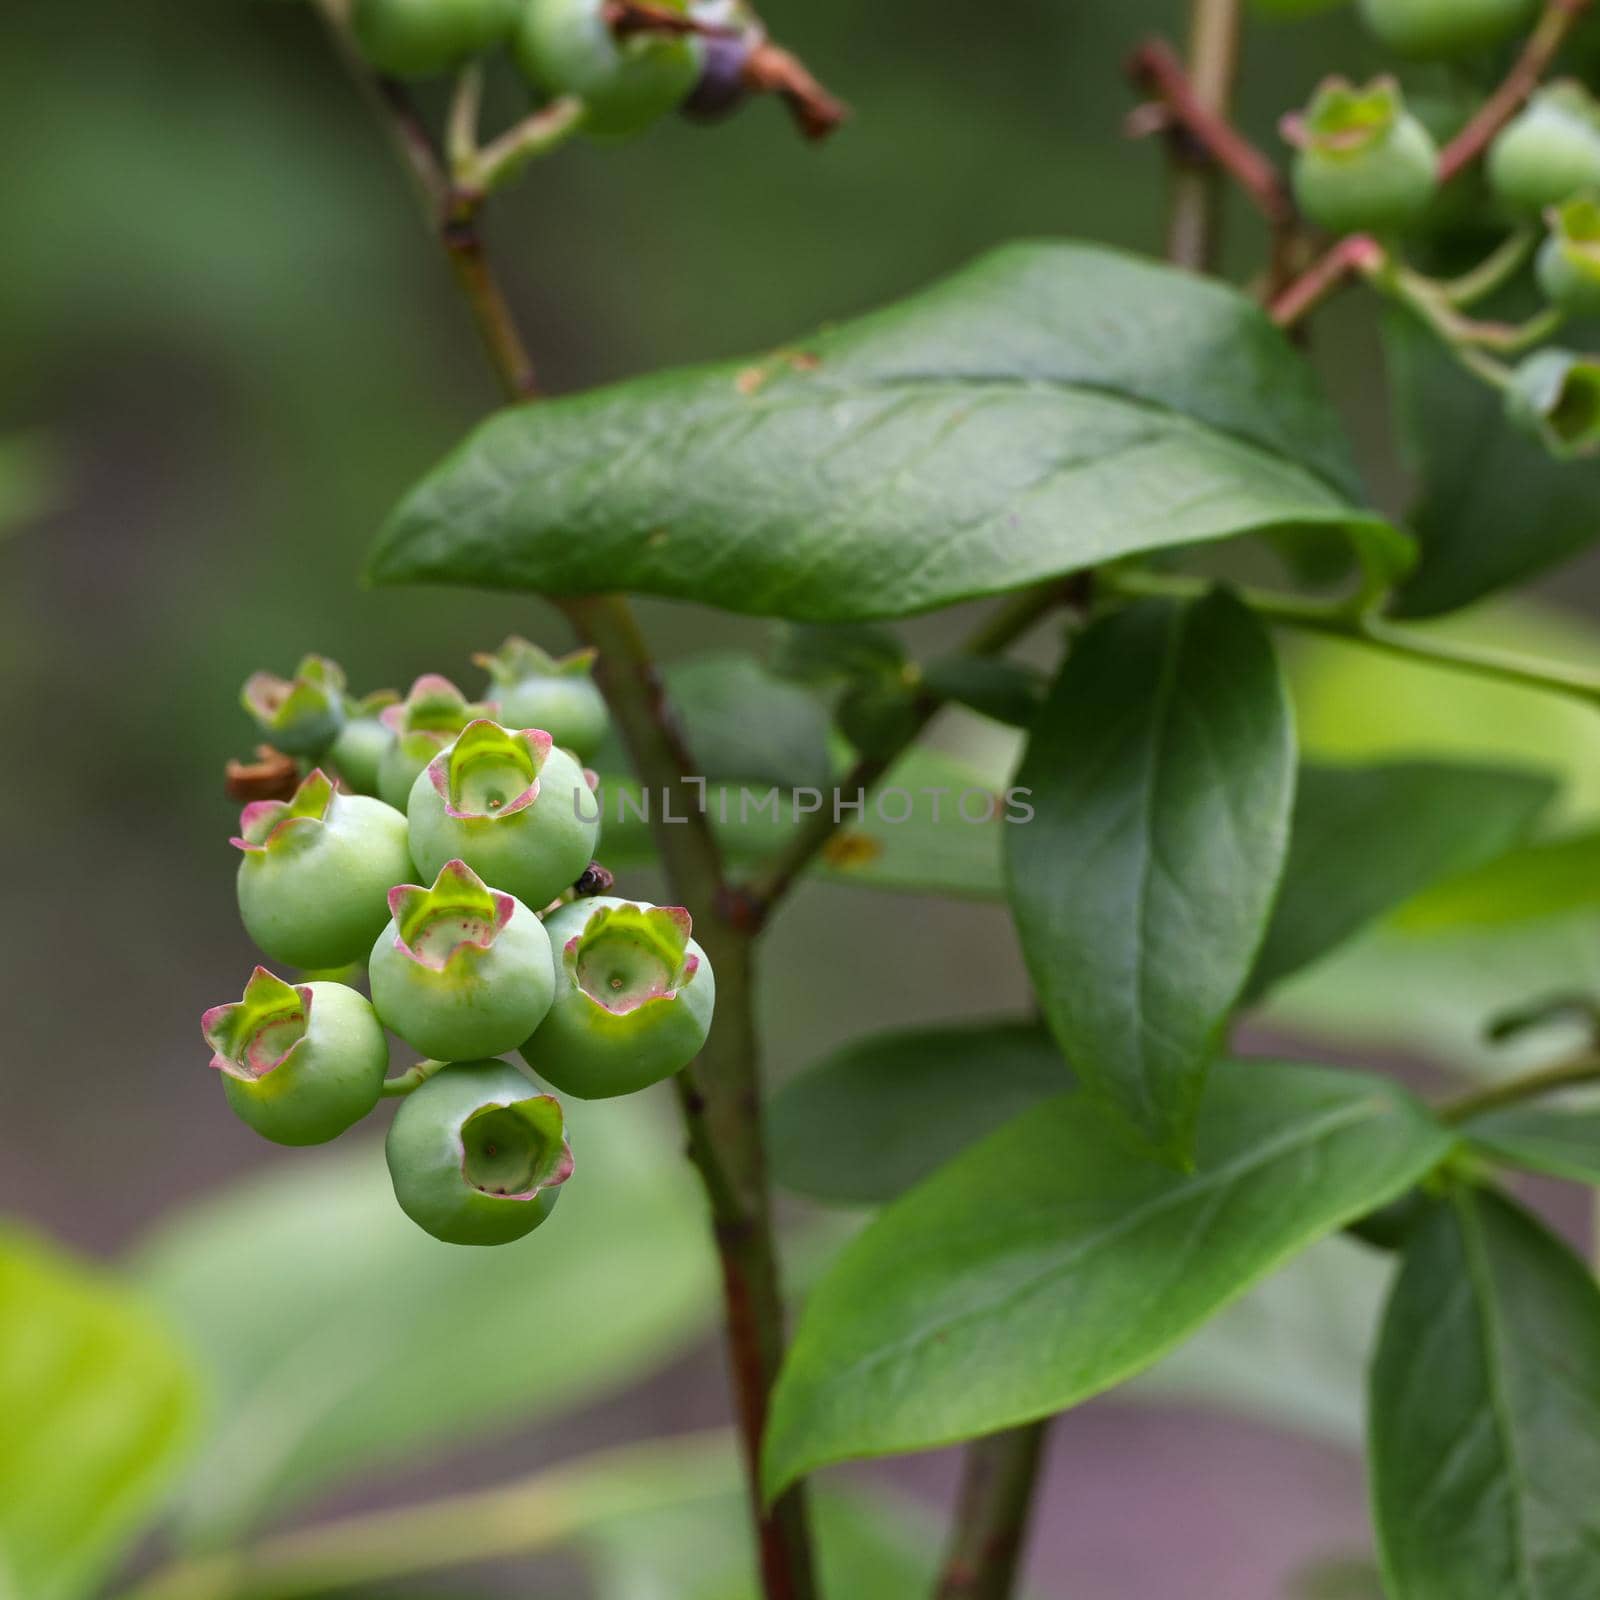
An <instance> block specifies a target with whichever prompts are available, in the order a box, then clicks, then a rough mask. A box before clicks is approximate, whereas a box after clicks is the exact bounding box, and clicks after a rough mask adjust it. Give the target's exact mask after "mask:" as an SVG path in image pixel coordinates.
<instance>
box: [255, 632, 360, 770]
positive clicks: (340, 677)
mask: <svg viewBox="0 0 1600 1600" xmlns="http://www.w3.org/2000/svg"><path fill="white" fill-rule="evenodd" d="M239 703H240V704H241V705H242V706H243V707H244V708H245V710H246V711H248V712H249V713H250V715H251V716H252V717H254V718H255V722H256V726H257V727H258V728H260V729H261V731H262V733H263V734H264V735H265V736H266V737H267V738H268V739H270V740H271V741H272V743H273V744H274V745H275V746H276V747H277V748H278V749H279V750H282V751H283V752H284V754H285V755H291V756H319V755H321V754H322V753H323V751H325V750H326V749H327V748H328V747H329V745H331V744H332V743H333V741H334V740H335V739H336V738H338V736H339V730H340V729H341V728H342V727H343V726H344V719H345V708H344V673H343V672H341V671H340V670H339V666H338V664H337V663H336V662H333V661H329V660H328V659H327V658H326V657H325V656H306V657H305V658H304V659H303V660H302V661H301V663H300V665H299V666H298V667H296V668H295V672H294V677H293V678H277V677H274V676H273V675H272V673H270V672H257V673H254V674H252V675H251V677H250V678H249V679H248V681H247V682H246V683H245V686H244V688H243V689H242V690H240V692H239Z"/></svg>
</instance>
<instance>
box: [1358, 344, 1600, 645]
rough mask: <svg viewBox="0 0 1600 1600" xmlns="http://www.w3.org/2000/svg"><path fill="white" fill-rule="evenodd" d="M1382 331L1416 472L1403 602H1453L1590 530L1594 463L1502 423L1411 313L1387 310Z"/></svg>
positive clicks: (1555, 557)
mask: <svg viewBox="0 0 1600 1600" xmlns="http://www.w3.org/2000/svg"><path fill="white" fill-rule="evenodd" d="M1384 337H1385V342H1386V345H1387V350H1388V357H1389V366H1390V372H1391V377H1392V381H1393V383H1394V387H1395V389H1396V392H1397V394H1398V397H1399V405H1400V409H1401V412H1402V415H1403V417H1404V418H1405V420H1406V421H1407V424H1408V435H1409V439H1410V442H1411V447H1412V453H1413V455H1414V456H1415V457H1416V459H1417V466H1418V469H1419V472H1420V475H1421V479H1422V487H1421V494H1420V498H1419V500H1418V502H1417V504H1416V505H1415V506H1414V507H1413V508H1412V512H1411V516H1410V519H1409V520H1410V524H1411V526H1412V527H1413V528H1414V529H1415V530H1416V532H1417V536H1418V540H1419V542H1420V544H1421V548H1422V556H1421V560H1420V561H1419V562H1418V565H1417V567H1416V570H1415V571H1414V572H1413V573H1412V574H1411V576H1410V577H1409V578H1408V579H1407V580H1406V582H1405V584H1404V585H1403V586H1402V588H1401V590H1400V610H1401V611H1402V612H1405V613H1409V614H1410V615H1413V616H1434V615H1437V614H1438V613H1440V612H1444V611H1454V610H1457V609H1458V608H1460V607H1461V606H1465V605H1470V604H1471V603H1472V602H1473V601H1474V600H1479V599H1482V598H1483V596H1485V595H1487V594H1492V593H1494V591H1495V590H1497V589H1504V588H1507V587H1509V586H1510V585H1512V584H1515V583H1519V582H1521V581H1522V580H1523V579H1525V578H1528V577H1530V576H1531V575H1532V574H1534V573H1536V572H1542V571H1544V570H1545V569H1546V568H1547V567H1552V566H1555V565H1557V564H1558V563H1559V562H1562V561H1564V560H1566V559H1567V558H1568V557H1569V556H1571V555H1574V554H1576V553H1577V552H1578V551H1579V550H1582V549H1584V548H1585V547H1586V546H1588V545H1590V544H1592V543H1593V542H1594V540H1595V539H1596V538H1600V466H1596V465H1595V464H1593V463H1585V462H1572V461H1557V460H1555V459H1554V458H1553V457H1552V456H1551V455H1550V454H1549V452H1548V451H1546V450H1545V449H1544V447H1543V446H1542V445H1540V444H1539V443H1538V442H1537V441H1536V440H1534V439H1531V438H1529V437H1527V436H1526V435H1524V434H1523V433H1521V432H1520V431H1519V430H1518V429H1516V428H1513V427H1511V426H1510V425H1508V423H1507V421H1506V417H1505V411H1504V406H1503V404H1502V401H1501V397H1500V395H1498V394H1497V393H1495V392H1494V391H1493V390H1491V389H1488V388H1486V387H1485V386H1484V385H1483V384H1481V383H1475V382H1474V381H1473V380H1472V379H1471V378H1470V377H1469V376H1468V375H1467V374H1466V373H1464V372H1462V371H1461V369H1460V367H1459V366H1458V365H1457V364H1456V363H1455V362H1454V361H1453V360H1452V359H1451V357H1450V356H1449V354H1448V353H1447V352H1446V351H1445V350H1444V348H1443V347H1442V346H1441V345H1440V343H1439V341H1438V339H1437V338H1435V337H1434V336H1433V335H1432V334H1431V333H1429V332H1427V331H1426V330H1425V329H1424V328H1422V327H1421V326H1420V324H1419V323H1418V322H1417V321H1416V319H1415V318H1413V317H1411V316H1408V315H1405V314H1402V313H1395V314H1393V315H1391V316H1390V317H1389V318H1387V319H1386V322H1385V328H1384Z"/></svg>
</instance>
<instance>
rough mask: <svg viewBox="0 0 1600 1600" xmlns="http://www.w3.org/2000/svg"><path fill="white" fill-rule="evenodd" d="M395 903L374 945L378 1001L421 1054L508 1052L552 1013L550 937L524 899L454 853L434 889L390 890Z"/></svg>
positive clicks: (444, 1057) (454, 1057) (389, 1022)
mask: <svg viewBox="0 0 1600 1600" xmlns="http://www.w3.org/2000/svg"><path fill="white" fill-rule="evenodd" d="M389 909H390V910H391V911H392V912H393V913H394V915H393V919H392V920H391V921H390V923H389V926H388V927H386V928H385V929H384V930H383V932H382V933H380V934H379V935H378V942H377V943H376V944H375V945H374V946H373V947H372V961H371V965H370V971H371V977H372V1003H373V1005H374V1007H376V1009H377V1012H378V1015H379V1017H380V1018H381V1019H382V1021H383V1024H384V1026H385V1027H386V1028H391V1029H393V1030H394V1032H396V1033H398V1034H399V1035H400V1037H401V1038H402V1039H404V1040H405V1041H406V1043H407V1044H409V1045H411V1046H412V1047H413V1048H414V1049H415V1050H417V1051H418V1052H419V1053H420V1054H422V1055H424V1056H429V1057H431V1058H433V1059H434V1060H438V1061H465V1060H469V1059H471V1058H472V1057H475V1056H493V1055H502V1054H504V1053H505V1052H506V1051H507V1050H515V1049H516V1048H517V1046H518V1045H520V1044H521V1043H522V1042H523V1041H524V1040H525V1039H526V1038H527V1037H528V1035H529V1034H530V1033H532V1032H533V1030H534V1029H535V1028H536V1027H538V1025H539V1024H540V1023H541V1022H542V1021H543V1020H544V1017H545V1013H546V1012H547V1011H549V1009H550V1001H551V998H552V997H553V995H554V994H555V971H554V968H553V966H552V963H551V955H550V938H549V935H548V934H546V932H545V931H544V924H543V923H542V922H540V921H539V919H538V918H537V917H536V916H535V915H534V914H533V913H532V912H531V911H530V910H528V908H527V907H526V906H525V905H523V903H522V902H521V901H520V900H517V899H514V898H513V897H512V896H511V895H508V894H501V893H500V892H499V891H498V890H494V889H490V888H488V887H487V886H486V885H485V884H484V881H483V879H482V878H480V877H479V876H478V875H477V873H475V872H474V871H473V870H472V868H471V867H469V866H468V865H467V864H466V863H465V862H464V861H447V862H446V863H445V864H444V866H443V867H441V868H440V869H439V876H438V877H437V878H436V879H435V880H434V884H433V887H432V888H431V889H424V888H421V887H420V886H419V885H416V884H403V885H401V886H400V887H399V888H397V889H392V890H390V892H389Z"/></svg>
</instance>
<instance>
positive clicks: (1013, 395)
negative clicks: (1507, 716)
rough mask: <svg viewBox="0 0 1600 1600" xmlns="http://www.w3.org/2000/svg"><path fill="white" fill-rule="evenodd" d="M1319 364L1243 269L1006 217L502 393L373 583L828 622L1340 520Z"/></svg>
mask: <svg viewBox="0 0 1600 1600" xmlns="http://www.w3.org/2000/svg"><path fill="white" fill-rule="evenodd" d="M1359 498H1360V492H1359V488H1358V486H1357V485H1356V483H1355V482H1354V479H1353V476H1352V473H1351V470H1350V467H1349V465H1348V461H1347V459H1346V455H1345V451H1344V446H1343V443H1342V441H1341V439H1340V436H1339V427H1338V423H1337V421H1336V419H1335V417H1334V415H1333V413H1332V411H1331V410H1330V408H1329V407H1328V405H1327V403H1326V401H1325V400H1324V399H1323V397H1322V395H1321V394H1320V393H1319V391H1318V390H1317V388H1316V386H1315V383H1314V381H1313V379H1312V377H1311V375H1310V370H1309V368H1308V367H1307V366H1306V364H1305V363H1304V361H1303V360H1302V359H1301V357H1300V356H1299V355H1298V354H1296V352H1295V351H1294V350H1293V349H1292V348H1291V347H1290V345H1289V344H1288V343H1287V341H1285V340H1284V339H1283V337H1282V336H1281V335H1280V334H1279V333H1278V332H1277V330H1276V329H1274V328H1273V327H1272V325H1271V323H1270V322H1269V320H1268V319H1267V318H1266V317H1265V316H1264V315H1263V313H1262V312H1261V310H1260V309H1259V308H1258V307H1257V306H1256V305H1254V304H1253V303H1252V302H1251V301H1249V300H1247V299H1246V298H1244V297H1243V296H1242V295H1240V294H1238V293H1236V292H1235V291H1233V290H1232V289H1228V288H1224V287H1222V286H1220V285H1218V284H1215V283H1211V282H1206V281H1204V280H1202V279H1199V278H1196V277H1193V276H1191V275H1189V274H1186V273H1179V272H1175V271H1172V270H1170V269H1168V268H1165V267H1159V266H1155V265H1151V264H1149V263H1147V262H1142V261H1140V260H1138V259H1136V258H1134V257H1131V256H1124V255H1120V254H1118V253H1116V252H1113V251H1108V250H1102V249H1093V248H1088V247H1084V246H1077V245H1065V244H1031V245H1017V246H1013V247H1012V248H1010V249H1006V250H1002V251H999V252H997V253H995V254H993V255H991V256H988V257H986V258H984V259H983V260H981V261H979V262H978V263H977V264H976V265H974V266H973V267H971V268H969V269H968V270H967V271H965V272H963V273H960V274H958V275H957V276H956V277H955V278H953V279H950V280H949V281H947V282H945V283H943V284H941V285H939V286H937V287H936V288H934V289H931V290H929V291H928V292H926V293H924V294H922V295H919V296H917V297H916V298H914V299H912V300H909V301H907V302H905V303H904V304H902V305H900V306H896V307H893V308H891V309H889V310H887V311H883V312H881V313H879V314H878V315H876V316H871V317H866V318H863V319H861V320H859V321H857V322H853V323H849V324H845V325H843V326H840V327H837V328H834V329H831V330H829V331H828V332H826V333H824V334H821V335H819V336H818V337H816V338H815V339H812V340H810V341H808V342H807V343H806V344H805V345H804V346H803V347H802V348H796V349H791V350H786V351H781V352H779V353H778V354H777V355H774V356H773V357H771V358H770V359H769V360H766V361H764V362H760V363H756V364H753V365H744V366H739V365H727V366H716V367H701V368H694V369H691V370H689V371H685V372H675V373H666V374H663V375H660V376H656V377H651V378H645V379H640V380H637V381H635V382H631V383H625V384H621V385H618V386H617V387H615V388H610V389H603V390H600V391H598V392H596V393H592V394H587V395H580V396H577V397H575V398H572V399H566V400H555V401H549V402H546V403H544V404H542V405H538V406H526V407H519V408H517V409H516V410H514V411H510V412H507V413H505V414H503V415H501V416H499V417H495V418H493V419H491V420H490V421H489V422H488V423H486V424H485V425H484V426H483V427H481V428H480V429H479V430H478V431H477V432H476V433H474V434H472V435H471V436H470V437H469V438H468V439H467V441H466V443H465V444H463V445H462V446H461V447H460V448H459V449H458V450H457V451H456V452H455V454H454V455H452V456H451V457H450V458H449V459H448V460H447V461H445V462H444V464H443V465H442V466H440V467H439V468H438V469H437V470H436V471H435V472H434V473H433V475H432V476H431V477H429V478H428V479H426V480H425V481H424V482H423V483H422V484H421V485H420V486H419V487H418V488H417V489H416V490H414V491H413V493H412V494H411V495H410V497H409V498H408V499H407V500H406V501H405V503H404V504H403V505H402V506H401V507H400V509H399V510H398V511H397V512H396V514H395V516H394V517H393V519H392V520H391V522H390V524H389V526H388V528H387V529H386V530H385V532H384V535H383V537H382V539H381V541H380V542H379V545H378V547H377V550H376V551H375V552H374V555H373V558H372V563H371V575H372V577H373V578H374V580H375V581H377V582H379V583H418V582H433V583H463V584H470V585H473V586H477V587H487V588H497V589H526V590H532V591H534V592H536V593H540V594H586V593H598V592H607V591H611V590H616V589H626V590H636V591H640V592H643V593H646V594H660V595H669V596H672V597H675V598H679V599H686V600H698V601H701V602H704V603H706V604H709V605H715V606H721V607H724V608H725V609H728V610H731V611H743V612H751V613H755V614H759V615H771V616H784V617H790V618H794V619H797V620H805V621H816V622H846V621H863V620H870V619H872V618H881V617H899V616H909V615H911V614H912V613H915V612H919V611H927V610H931V609H933V608H934V607H937V606H943V605H948V604H950V603H951V602H953V601H956V600H961V599H965V598H969V597H972V596H976V595H988V594H998V593H1002V592H1005V591H1007V590H1011V589H1016V588H1020V587H1023V586H1025V585H1027V584H1029V583H1033V582H1036V581H1039V580H1042V579H1047V578H1054V577H1059V576H1062V575H1063V574H1065V573H1069V572H1074V571H1077V570H1079V569H1081V568H1085V567H1090V566H1094V565H1096V564H1098V563H1100V562H1103V561H1108V560H1112V559H1114V558H1117V557H1120V556H1126V555H1131V554H1134V553H1136V552H1139V551H1145V550H1156V549H1163V548H1166V547H1169V546H1176V545H1188V544H1196V543H1201V542H1205V541H1209V540H1215V539H1222V538H1228V537H1231V536H1233V535H1236V534H1244V533H1266V532H1271V531H1277V530H1282V529H1286V528H1299V527H1310V528H1328V527H1335V528H1342V529H1344V530H1346V531H1347V532H1348V533H1349V535H1350V536H1351V537H1352V538H1354V539H1355V540H1357V541H1359V542H1360V543H1361V544H1362V545H1363V547H1364V549H1365V551H1366V554H1367V556H1368V559H1369V560H1371V561H1373V562H1375V563H1378V564H1380V565H1383V566H1386V567H1388V568H1390V569H1398V568H1401V567H1403V566H1404V564H1405V563H1406V561H1407V560H1408V559H1409V541H1408V539H1407V538H1406V537H1405V536H1404V535H1402V534H1400V533H1398V532H1397V531H1396V530H1395V529H1393V528H1391V527H1390V526H1388V525H1387V524H1386V523H1384V522H1382V521H1380V520H1379V519H1377V518H1376V517H1374V516H1373V515H1372V514H1370V513H1369V512H1366V511H1364V510H1360V509H1357V502H1358V500H1359Z"/></svg>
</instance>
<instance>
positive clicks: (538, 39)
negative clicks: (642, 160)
mask: <svg viewBox="0 0 1600 1600" xmlns="http://www.w3.org/2000/svg"><path fill="white" fill-rule="evenodd" d="M665 3H666V4H667V5H669V6H670V7H671V8H672V9H673V10H674V11H684V10H686V9H687V6H686V4H685V0H665ZM512 51H513V54H514V55H515V58H516V60H517V63H518V65H519V66H520V67H521V68H522V71H523V72H524V73H525V74H526V75H527V77H528V78H529V79H530V80H531V81H532V83H533V84H534V85H535V87H537V88H538V89H540V90H542V91H543V92H544V93H545V94H548V95H551V96H557V95H569V94H570V95H576V96H578V98H579V99H581V100H582V101H583V102H584V106H585V111H584V119H583V131H584V132H585V133H587V134H589V135H590V136H591V137H593V138H597V139H605V140H612V139H626V138H629V137H631V136H632V135H634V134H637V133H642V132H643V131H644V130H645V129H646V128H647V127H649V126H650V124H651V123H652V122H655V121H656V120H657V119H658V118H660V117H663V116H665V115H666V114H667V112H669V111H671V110H673V109H674V108H675V107H676V106H678V105H679V104H680V103H681V102H682V101H683V100H684V99H685V98H686V97H687V96H688V94H689V92H690V91H691V90H692V89H693V88H694V86H695V82H696V80H697V78H698V77H699V74H700V49H699V44H698V41H697V40H695V39H693V38H691V37H687V36H684V35H681V34H665V33H650V32H642V33H635V34H632V35H630V36H628V37H627V38H620V39H619V38H618V37H617V36H616V35H615V34H614V33H613V32H612V31H611V29H610V27H609V26H608V25H607V23H606V20H605V5H604V0H526V4H525V6H524V9H523V13H522V23H521V26H520V27H519V28H518V30H517V33H516V36H515V38H514V40H513V41H512Z"/></svg>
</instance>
